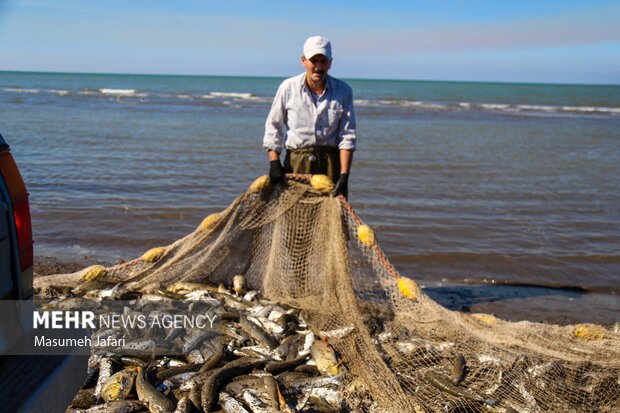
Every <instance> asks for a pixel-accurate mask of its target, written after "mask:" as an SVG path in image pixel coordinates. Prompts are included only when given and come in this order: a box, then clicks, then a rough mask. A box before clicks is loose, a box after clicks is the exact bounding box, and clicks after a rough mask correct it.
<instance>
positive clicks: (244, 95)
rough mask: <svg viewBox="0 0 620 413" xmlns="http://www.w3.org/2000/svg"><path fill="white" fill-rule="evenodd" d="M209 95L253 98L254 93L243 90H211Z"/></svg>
mask: <svg viewBox="0 0 620 413" xmlns="http://www.w3.org/2000/svg"><path fill="white" fill-rule="evenodd" d="M209 95H211V96H213V97H216V98H238V99H252V98H253V97H254V95H252V94H251V93H241V92H211V93H209Z"/></svg>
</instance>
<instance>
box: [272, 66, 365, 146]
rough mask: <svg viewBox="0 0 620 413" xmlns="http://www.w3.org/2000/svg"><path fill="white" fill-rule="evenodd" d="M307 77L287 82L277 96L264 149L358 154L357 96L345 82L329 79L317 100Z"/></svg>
mask: <svg viewBox="0 0 620 413" xmlns="http://www.w3.org/2000/svg"><path fill="white" fill-rule="evenodd" d="M305 79H306V74H305V73H303V74H301V75H299V76H295V77H291V78H289V79H286V80H285V81H284V82H282V84H281V85H280V87H279V88H278V91H277V92H276V96H275V98H274V99H273V104H272V105H271V111H270V112H269V116H267V122H265V136H264V138H263V147H264V148H265V149H267V150H275V151H277V152H278V153H280V152H282V149H283V147H286V149H303V148H308V147H313V146H333V147H338V148H339V149H349V150H352V151H354V150H355V141H356V136H355V113H354V112H353V92H352V90H351V87H350V86H349V85H347V84H346V83H345V82H343V81H341V80H338V79H335V78H333V77H331V76H329V75H328V76H327V77H326V81H325V91H324V92H323V94H322V95H320V96H318V95H315V96H316V97H315V98H314V99H313V96H312V92H311V91H310V90H308V87H307V86H306V82H305Z"/></svg>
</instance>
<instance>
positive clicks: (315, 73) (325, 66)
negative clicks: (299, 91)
mask: <svg viewBox="0 0 620 413" xmlns="http://www.w3.org/2000/svg"><path fill="white" fill-rule="evenodd" d="M301 64H302V65H303V66H304V67H305V68H306V76H307V77H308V78H309V79H312V80H313V81H314V82H321V83H322V82H324V81H325V76H327V72H328V71H329V68H330V67H331V65H332V61H331V60H330V59H328V58H327V57H326V56H324V55H322V54H317V55H314V56H312V57H311V58H310V59H306V58H305V57H304V56H302V57H301Z"/></svg>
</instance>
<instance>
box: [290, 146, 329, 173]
mask: <svg viewBox="0 0 620 413" xmlns="http://www.w3.org/2000/svg"><path fill="white" fill-rule="evenodd" d="M284 172H286V173H296V174H312V175H315V174H324V175H327V176H329V177H330V178H331V180H332V181H333V182H338V178H340V150H339V149H338V148H335V147H332V146H316V147H312V148H304V149H287V150H286V157H285V158H284Z"/></svg>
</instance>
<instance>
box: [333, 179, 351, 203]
mask: <svg viewBox="0 0 620 413" xmlns="http://www.w3.org/2000/svg"><path fill="white" fill-rule="evenodd" d="M333 194H334V196H338V195H342V196H343V197H344V199H347V198H348V197H349V174H340V178H338V182H336V187H335V188H334V192H333Z"/></svg>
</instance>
